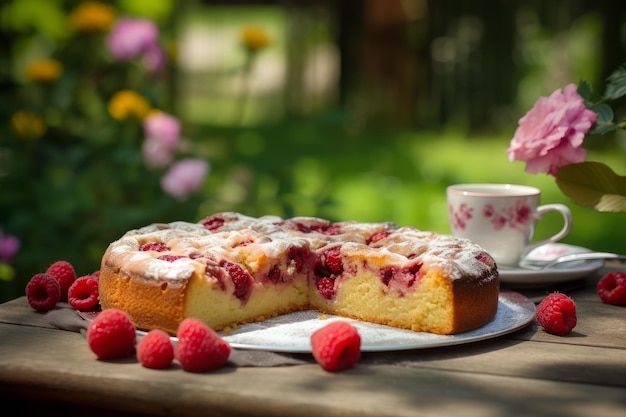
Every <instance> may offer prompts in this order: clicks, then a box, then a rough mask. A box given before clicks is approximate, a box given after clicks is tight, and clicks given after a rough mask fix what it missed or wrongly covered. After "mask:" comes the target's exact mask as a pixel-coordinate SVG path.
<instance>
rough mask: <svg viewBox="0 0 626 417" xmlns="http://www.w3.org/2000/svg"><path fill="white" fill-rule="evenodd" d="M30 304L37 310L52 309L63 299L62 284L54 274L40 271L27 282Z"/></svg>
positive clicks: (27, 297)
mask: <svg viewBox="0 0 626 417" xmlns="http://www.w3.org/2000/svg"><path fill="white" fill-rule="evenodd" d="M26 299H27V300H28V304H30V306H31V307H32V308H34V309H35V310H37V311H50V310H52V309H53V308H54V306H56V305H57V303H58V302H59V300H61V286H60V285H59V281H57V280H56V278H54V277H53V276H52V275H49V274H46V273H39V274H35V275H33V277H32V278H31V279H30V281H28V284H26Z"/></svg>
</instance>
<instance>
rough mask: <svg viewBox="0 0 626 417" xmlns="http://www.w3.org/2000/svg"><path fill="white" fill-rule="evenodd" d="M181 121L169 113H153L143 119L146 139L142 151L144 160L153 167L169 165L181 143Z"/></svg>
mask: <svg viewBox="0 0 626 417" xmlns="http://www.w3.org/2000/svg"><path fill="white" fill-rule="evenodd" d="M180 129H181V127H180V121H179V120H178V119H177V118H176V117H174V116H172V115H169V114H167V113H163V112H155V113H151V114H150V115H148V117H146V118H145V119H144V121H143V130H144V133H145V135H146V139H145V140H144V142H143V145H142V148H141V151H142V154H143V160H144V162H145V163H146V165H148V166H149V167H151V168H163V167H165V166H166V165H168V164H169V163H170V162H171V161H172V158H173V157H174V153H175V152H176V149H178V146H179V144H180Z"/></svg>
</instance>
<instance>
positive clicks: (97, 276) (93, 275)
mask: <svg viewBox="0 0 626 417" xmlns="http://www.w3.org/2000/svg"><path fill="white" fill-rule="evenodd" d="M91 276H92V277H93V278H94V279H96V280H100V270H99V269H98V270H97V271H93V272H92V273H91Z"/></svg>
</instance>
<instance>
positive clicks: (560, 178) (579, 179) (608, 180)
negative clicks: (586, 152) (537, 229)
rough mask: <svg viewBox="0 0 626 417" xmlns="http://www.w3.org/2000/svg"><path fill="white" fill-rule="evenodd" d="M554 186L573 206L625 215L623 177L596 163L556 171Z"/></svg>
mask: <svg viewBox="0 0 626 417" xmlns="http://www.w3.org/2000/svg"><path fill="white" fill-rule="evenodd" d="M556 184H557V185H558V187H559V188H560V189H561V191H562V192H563V194H565V195H566V196H567V197H568V198H569V199H570V200H572V201H573V202H574V203H576V204H578V205H580V206H583V207H587V208H591V209H594V210H597V211H602V212H626V177H624V176H620V175H617V174H616V173H615V172H613V170H611V168H609V167H608V166H606V165H605V164H603V163H600V162H582V163H579V164H571V165H566V166H564V167H561V168H559V170H558V173H557V179H556Z"/></svg>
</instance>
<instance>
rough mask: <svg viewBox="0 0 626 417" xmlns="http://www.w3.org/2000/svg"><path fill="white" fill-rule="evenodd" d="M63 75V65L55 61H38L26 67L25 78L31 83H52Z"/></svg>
mask: <svg viewBox="0 0 626 417" xmlns="http://www.w3.org/2000/svg"><path fill="white" fill-rule="evenodd" d="M61 74H63V64H62V63H60V62H59V61H57V60H55V59H38V60H36V61H33V62H31V63H30V64H28V65H27V66H26V77H27V78H28V79H30V80H33V81H39V82H44V83H48V82H52V81H56V80H58V79H59V77H61Z"/></svg>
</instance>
